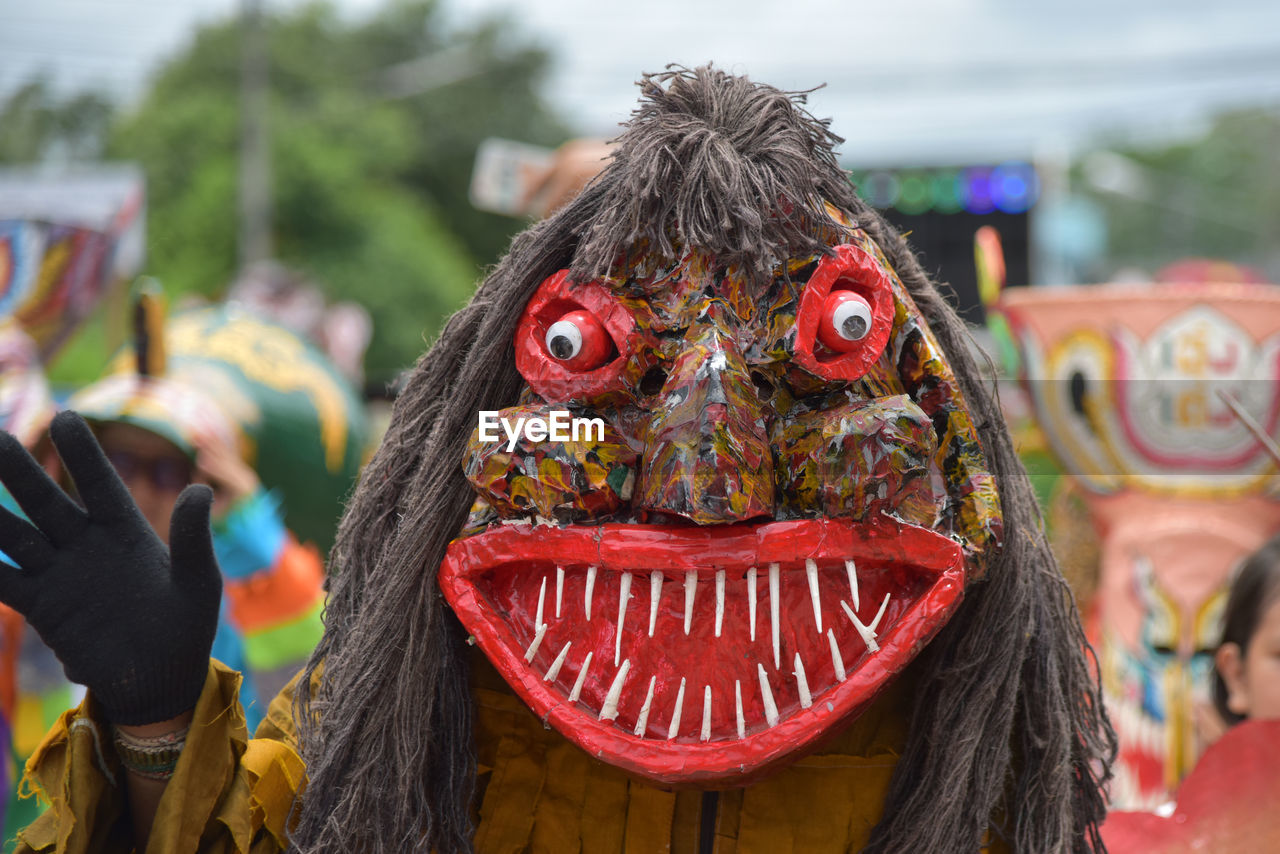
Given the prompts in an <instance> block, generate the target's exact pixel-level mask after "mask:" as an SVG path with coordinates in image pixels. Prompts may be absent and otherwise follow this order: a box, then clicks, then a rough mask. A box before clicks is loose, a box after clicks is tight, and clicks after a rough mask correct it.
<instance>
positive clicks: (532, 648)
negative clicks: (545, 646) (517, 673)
mask: <svg viewBox="0 0 1280 854" xmlns="http://www.w3.org/2000/svg"><path fill="white" fill-rule="evenodd" d="M546 633H547V627H546V626H545V625H544V626H538V631H537V632H535V633H534V635H533V643H531V644H529V648H528V649H527V650H525V653H524V660H525V661H528V662H532V661H533V657H534V656H535V655H537V654H538V647H540V646H542V638H543V637H544V636H545V635H546Z"/></svg>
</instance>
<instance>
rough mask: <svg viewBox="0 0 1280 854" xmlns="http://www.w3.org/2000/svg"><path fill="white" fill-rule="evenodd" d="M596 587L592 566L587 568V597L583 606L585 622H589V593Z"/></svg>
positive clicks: (594, 569)
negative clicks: (585, 615) (585, 613)
mask: <svg viewBox="0 0 1280 854" xmlns="http://www.w3.org/2000/svg"><path fill="white" fill-rule="evenodd" d="M595 587H596V568H595V567H594V566H589V567H587V595H586V604H585V605H584V607H585V609H586V612H587V622H591V591H592V590H595Z"/></svg>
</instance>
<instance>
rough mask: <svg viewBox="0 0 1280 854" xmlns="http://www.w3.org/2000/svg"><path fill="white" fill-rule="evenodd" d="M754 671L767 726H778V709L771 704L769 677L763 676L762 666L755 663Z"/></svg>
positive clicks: (771, 694) (771, 695) (771, 693)
mask: <svg viewBox="0 0 1280 854" xmlns="http://www.w3.org/2000/svg"><path fill="white" fill-rule="evenodd" d="M756 670H757V673H758V675H759V677H760V698H761V699H762V700H764V719H765V720H766V721H768V722H769V726H777V725H778V707H777V706H775V705H774V704H773V692H772V691H770V690H769V677H767V676H765V675H764V665H763V664H761V663H759V662H756Z"/></svg>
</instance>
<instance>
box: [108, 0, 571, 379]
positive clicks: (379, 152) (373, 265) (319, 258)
mask: <svg viewBox="0 0 1280 854" xmlns="http://www.w3.org/2000/svg"><path fill="white" fill-rule="evenodd" d="M266 40H267V44H268V52H269V65H270V71H269V76H270V117H269V125H270V134H271V144H272V169H273V172H274V176H273V190H274V199H275V223H274V238H275V245H276V254H277V256H278V258H279V259H280V260H281V261H282V262H284V263H286V264H288V265H291V266H294V267H297V268H299V269H302V270H304V271H305V272H307V273H308V274H310V275H311V276H312V277H314V278H315V279H316V280H318V281H319V282H320V283H321V284H322V285H323V286H324V287H325V288H326V290H327V292H328V293H329V295H330V296H331V297H333V298H345V299H354V300H356V301H358V302H361V303H363V304H364V305H365V306H366V307H367V308H368V309H369V311H370V313H371V314H372V315H373V319H374V324H375V327H374V329H375V331H374V341H373V344H372V345H371V347H370V351H369V354H368V357H367V360H366V368H367V370H368V373H369V375H370V378H371V379H374V380H377V381H385V380H388V379H390V378H391V377H393V376H394V375H395V373H396V372H397V371H398V370H399V369H400V368H402V367H404V366H405V365H407V364H409V363H410V362H411V361H412V360H413V359H414V358H415V357H416V356H417V355H418V354H419V353H420V352H421V351H422V349H423V347H424V339H425V338H428V337H430V336H431V335H432V334H434V331H435V330H436V329H437V328H438V326H439V324H440V323H441V322H442V320H443V318H444V317H446V316H447V315H448V314H449V313H450V312H452V311H453V310H455V309H456V308H458V307H459V306H460V305H461V303H462V302H463V301H464V300H465V299H466V297H467V296H468V295H469V294H470V292H471V288H472V286H473V284H474V281H475V280H476V278H477V277H478V275H479V271H480V268H481V266H482V265H485V264H488V263H491V262H492V261H494V260H496V258H497V257H498V253H499V252H500V251H501V250H502V249H503V248H504V247H505V245H506V243H507V241H508V240H509V239H510V235H511V233H512V232H513V231H514V230H516V229H517V228H519V227H520V223H518V222H516V221H514V220H510V219H504V218H500V217H492V216H487V215H483V214H480V213H478V212H476V211H475V210H474V209H473V208H472V207H471V206H470V204H469V202H468V201H467V198H466V184H467V180H468V177H469V175H470V170H471V160H472V158H473V157H474V153H475V149H476V146H477V145H478V143H479V141H480V140H481V139H482V138H483V137H485V136H489V135H502V134H507V135H514V136H517V137H518V138H520V139H525V140H530V141H535V142H544V143H554V142H557V141H559V140H561V139H563V138H564V137H565V135H566V133H565V130H564V128H563V127H562V126H561V125H560V124H559V122H558V121H557V120H556V119H555V117H554V116H553V114H552V113H551V112H550V110H549V109H548V108H547V107H546V106H545V104H544V103H543V101H542V100H541V98H540V97H539V95H538V87H539V84H540V80H541V78H542V76H543V74H544V71H545V69H546V66H547V62H548V58H547V55H546V54H545V53H544V52H543V51H541V50H539V49H537V48H534V47H529V46H523V45H520V44H518V43H516V42H517V39H516V36H514V35H513V34H512V33H511V32H510V31H509V29H508V28H507V27H506V26H505V25H503V24H501V23H499V22H495V21H489V22H485V23H483V24H481V25H480V26H479V27H477V28H474V29H471V30H465V31H453V30H447V29H446V28H445V27H444V26H443V24H442V23H441V22H440V15H439V9H438V4H437V3H436V2H434V0H403V2H394V3H392V4H390V5H388V6H386V7H384V8H383V9H382V10H381V11H379V12H377V13H376V14H375V15H374V16H373V17H371V18H369V19H367V20H365V21H360V22H355V23H352V22H349V21H347V20H344V19H343V18H342V17H341V16H339V15H338V14H337V13H336V12H335V11H334V10H333V8H332V7H331V6H329V5H327V4H316V5H310V6H304V7H301V8H295V9H292V10H290V11H288V12H285V13H282V14H280V15H279V16H276V17H272V18H269V19H268V20H267V22H266ZM239 66H240V28H239V22H238V21H236V20H232V21H227V22H222V23H215V24H210V25H207V26H204V27H202V28H201V29H200V30H199V31H198V32H197V33H196V35H195V37H194V40H193V41H192V43H191V45H190V46H189V48H188V49H187V50H186V51H185V52H183V53H182V54H181V55H179V56H177V57H175V58H174V59H172V60H171V61H169V62H167V63H166V64H165V65H164V66H163V67H162V68H161V69H160V70H159V72H158V73H157V74H156V76H155V78H154V81H153V84H152V87H151V90H150V92H149V93H148V94H147V96H146V97H145V99H144V100H143V101H142V103H141V105H140V106H139V107H138V108H137V109H136V110H135V111H134V112H132V113H131V114H129V115H127V116H125V117H124V118H123V119H122V120H121V121H120V122H119V123H118V124H117V126H116V127H115V129H114V132H113V133H112V135H111V138H110V142H109V145H108V154H109V155H110V156H111V157H113V158H116V159H127V160H135V161H138V162H140V163H141V164H142V166H143V168H144V169H145V171H146V174H147V181H148V185H147V187H148V207H149V226H148V228H149V230H148V248H149V269H150V271H151V272H152V273H154V274H155V275H156V276H158V277H159V278H160V279H161V280H162V281H163V282H164V283H165V285H166V287H167V289H168V290H169V291H170V293H171V294H182V293H187V292H193V293H197V294H201V295H205V296H210V297H215V296H218V295H219V294H220V293H221V292H222V290H223V289H224V288H225V287H226V285H227V284H228V283H229V282H230V280H231V279H232V278H233V276H234V274H235V271H236V264H237V260H236V259H237V251H236V250H237V247H236V194H237V189H236V186H237V185H236V181H237V177H236V176H237V166H238V158H239V150H238V145H239V142H238V140H239V128H240V124H239V123H240V114H239V80H240V77H239ZM415 72H417V73H415Z"/></svg>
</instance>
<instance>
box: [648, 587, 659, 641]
mask: <svg viewBox="0 0 1280 854" xmlns="http://www.w3.org/2000/svg"><path fill="white" fill-rule="evenodd" d="M661 601H662V573H661V572H651V573H649V637H653V627H654V626H656V625H657V624H658V603H659V602H661Z"/></svg>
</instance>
